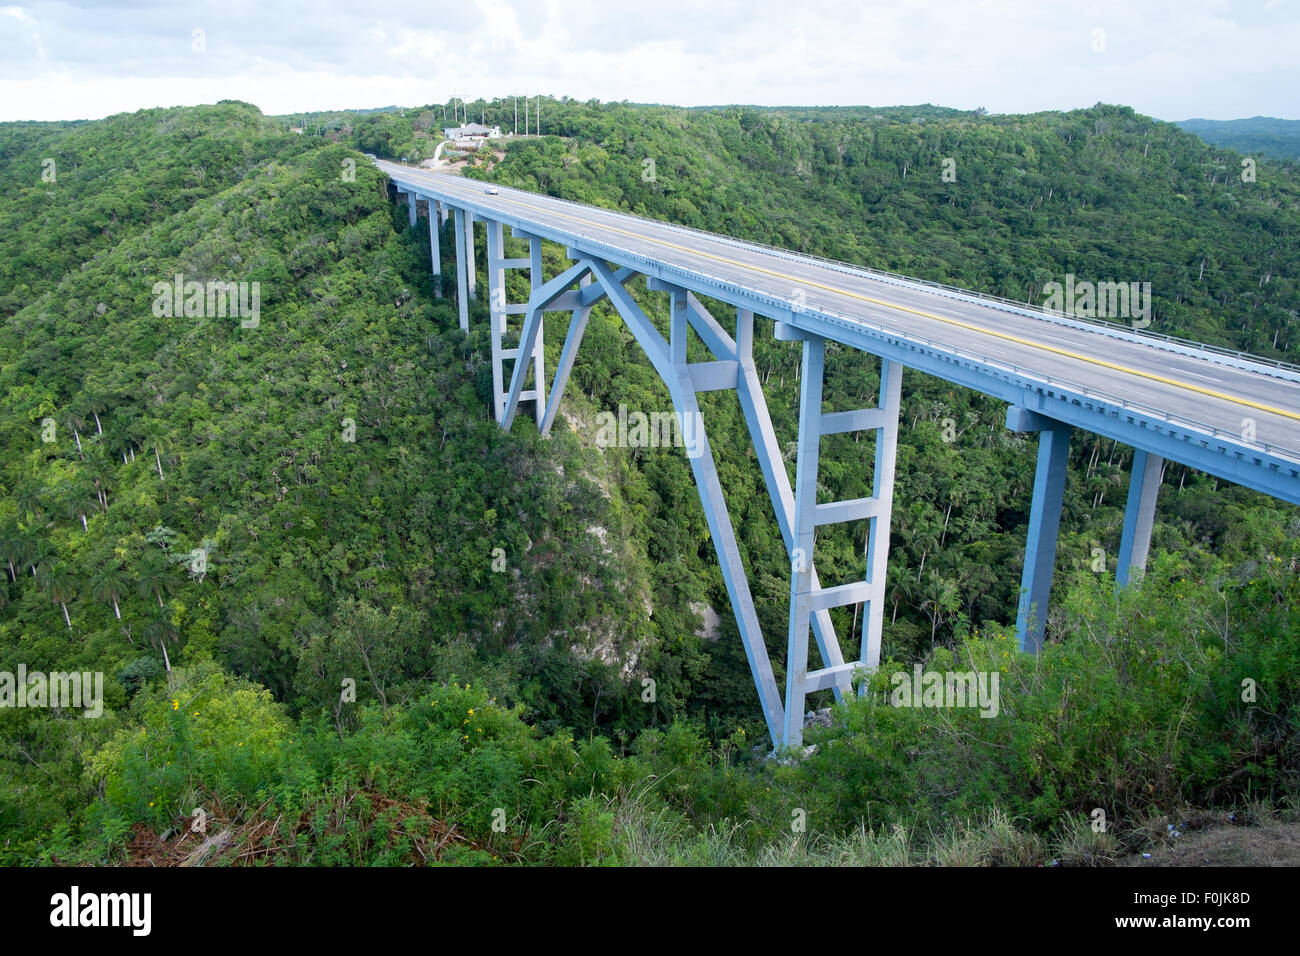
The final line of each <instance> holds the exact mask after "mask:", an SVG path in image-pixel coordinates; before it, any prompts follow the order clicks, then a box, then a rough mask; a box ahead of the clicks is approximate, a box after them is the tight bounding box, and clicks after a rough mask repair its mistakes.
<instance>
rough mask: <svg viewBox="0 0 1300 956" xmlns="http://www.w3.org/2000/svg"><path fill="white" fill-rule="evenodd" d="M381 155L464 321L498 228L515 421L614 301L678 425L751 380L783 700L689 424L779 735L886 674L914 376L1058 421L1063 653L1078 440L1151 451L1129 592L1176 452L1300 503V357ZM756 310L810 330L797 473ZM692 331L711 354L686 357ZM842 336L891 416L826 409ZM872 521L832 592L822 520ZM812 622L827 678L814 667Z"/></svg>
mask: <svg viewBox="0 0 1300 956" xmlns="http://www.w3.org/2000/svg"><path fill="white" fill-rule="evenodd" d="M375 164H376V165H377V166H378V167H379V169H380V170H381V171H383V172H384V173H386V174H387V176H388V177H389V180H390V182H391V184H392V186H393V187H394V189H395V192H396V195H397V197H398V198H399V200H401V199H402V198H404V199H405V202H406V203H407V205H408V209H409V216H410V224H411V226H412V227H415V225H416V223H417V218H418V214H419V211H420V208H421V205H422V204H423V206H424V207H425V208H426V209H427V213H428V220H429V239H430V245H431V256H432V263H431V267H432V271H433V274H434V275H435V276H438V277H441V275H442V249H441V242H442V238H443V235H444V233H445V232H446V224H447V223H448V222H451V224H452V229H451V231H452V235H453V236H454V242H455V260H456V284H457V301H458V303H459V319H460V326H461V328H462V329H466V330H468V329H469V311H468V304H469V301H470V300H471V299H473V298H475V296H476V286H477V271H478V270H477V264H476V263H475V252H474V248H475V247H474V227H475V224H476V223H482V224H483V227H484V228H485V230H486V240H487V242H486V247H487V262H486V263H485V274H486V277H487V283H488V287H489V317H490V323H491V343H492V344H491V348H492V375H493V393H494V403H495V411H496V418H497V421H498V422H499V423H500V424H501V425H502V426H503V427H504V428H506V429H509V428H510V427H511V426H512V425H513V423H514V420H515V418H516V416H517V414H518V411H519V406H520V405H521V404H523V403H526V402H531V403H532V405H533V409H534V411H535V417H536V420H537V425H538V427H539V428H540V430H541V432H542V434H548V433H549V431H550V429H551V426H552V424H553V423H554V421H555V416H556V412H557V410H558V407H559V403H560V400H561V397H562V396H563V394H564V388H565V384H566V383H567V381H568V378H569V374H570V372H571V370H572V368H573V362H574V358H575V356H576V354H577V351H578V348H579V346H580V344H581V342H582V338H583V334H584V332H585V330H586V327H587V322H588V319H589V317H590V315H591V310H592V308H593V307H594V306H596V305H597V304H598V303H601V302H607V303H609V305H610V306H612V307H613V309H614V310H615V311H616V312H617V313H618V314H619V316H620V317H621V318H622V319H623V321H624V322H625V323H626V325H627V327H628V329H629V330H630V332H631V333H632V335H633V336H634V337H635V339H636V340H637V342H638V343H639V344H640V346H641V348H642V349H643V350H644V351H645V353H646V355H647V356H648V357H649V359H650V361H651V363H652V364H653V366H654V368H655V370H656V371H657V373H658V374H659V376H660V377H661V378H662V379H663V381H664V383H665V384H666V385H667V386H668V390H669V393H670V394H671V396H672V401H673V406H674V410H675V412H676V413H677V414H678V415H679V416H681V419H680V420H682V421H686V420H688V419H689V420H691V421H693V422H696V423H698V422H700V413H699V405H698V402H697V398H696V396H697V394H698V393H700V392H706V391H715V390H722V389H730V390H734V391H735V392H736V393H737V396H738V398H739V401H740V405H741V408H742V410H743V412H744V416H745V421H746V423H747V426H748V429H749V434H750V438H751V440H752V442H753V446H754V451H755V454H756V456H757V458H758V461H759V465H760V468H761V470H762V474H763V479H764V482H765V484H766V487H767V492H768V495H769V496H770V498H771V502H772V506H773V509H774V511H775V514H776V520H777V523H778V525H779V527H780V530H781V535H782V537H783V539H784V542H785V547H786V550H787V553H788V556H789V559H790V616H789V632H788V642H787V650H786V667H785V670H786V685H785V693H784V695H782V694H781V693H780V691H779V690H778V687H777V684H776V680H775V678H774V676H773V672H772V666H771V661H770V659H769V657H768V652H767V645H766V643H765V642H764V640H763V635H762V632H761V630H760V628H759V622H758V617H757V615H756V613H755V608H754V600H753V596H752V594H751V593H750V590H749V583H748V578H747V576H746V572H745V568H744V566H743V564H742V562H741V558H740V551H739V548H738V547H737V543H736V537H735V533H734V531H733V529H732V525H731V519H730V517H729V513H728V510H727V506H726V502H725V500H724V498H723V492H722V487H721V484H720V483H719V480H718V475H717V470H716V467H715V465H714V458H713V454H712V451H711V449H710V448H709V445H708V437H707V432H706V430H705V429H704V428H703V427H699V426H697V428H696V430H695V433H694V434H693V436H692V437H693V439H694V441H695V442H696V446H695V447H693V448H691V449H689V458H690V463H691V468H692V470H693V472H694V477H695V482H696V486H697V488H698V490H699V494H700V500H701V503H702V504H703V506H704V514H705V518H706V520H707V523H708V528H709V532H710V534H711V536H712V540H713V543H714V547H715V549H716V551H717V555H718V560H719V563H720V565H721V569H722V576H723V579H724V581H725V583H726V587H727V593H728V596H729V598H730V601H731V606H732V609H733V611H734V613H735V617H736V623H737V626H738V628H739V631H740V637H741V640H742V642H743V643H744V648H745V653H746V656H747V658H748V660H749V666H750V670H751V672H752V674H753V678H754V684H755V686H756V688H757V690H758V696H759V702H760V705H761V707H762V711H763V715H764V717H765V719H766V721H767V726H768V731H769V733H770V735H771V737H772V742H773V744H774V745H775V746H777V747H780V746H783V745H790V746H793V745H798V744H800V743H801V742H802V732H803V719H804V706H805V701H806V697H807V695H808V694H810V693H814V692H816V691H821V690H828V689H829V690H831V691H833V692H834V694H835V696H836V698H837V699H842V698H843V697H844V695H846V694H851V693H852V692H853V684H852V678H853V674H854V671H855V670H866V671H871V670H873V669H875V668H876V667H877V666H878V665H879V660H880V638H881V632H882V627H883V621H884V597H885V565H886V561H887V559H888V555H889V531H890V517H891V513H892V509H893V496H894V467H895V452H896V448H897V442H898V421H899V407H900V382H901V377H902V370H903V368H905V367H906V368H911V369H916V370H917V371H920V372H924V373H926V374H928V375H934V376H937V377H939V378H941V379H945V380H947V381H949V382H952V383H954V384H957V385H962V386H965V387H967V388H971V389H975V390H976V391H979V392H982V393H984V394H986V395H990V396H993V397H995V398H997V399H1000V400H1002V401H1005V402H1007V403H1008V409H1007V419H1006V424H1007V427H1008V428H1010V429H1012V430H1014V431H1017V432H1036V433H1037V434H1038V463H1037V470H1036V473H1035V478H1034V489H1033V501H1032V505H1031V509H1030V520H1029V532H1028V540H1027V542H1026V547H1025V560H1024V568H1023V572H1022V577H1021V588H1020V600H1019V608H1018V611H1017V617H1016V631H1017V634H1018V636H1019V639H1020V645H1021V647H1022V649H1024V650H1026V651H1036V650H1037V649H1038V648H1039V647H1040V646H1041V644H1042V639H1043V626H1044V618H1045V616H1046V609H1047V604H1048V597H1049V595H1050V593H1051V586H1052V575H1053V571H1054V567H1055V562H1056V539H1057V532H1058V529H1059V524H1060V517H1061V507H1062V503H1063V496H1064V492H1065V479H1066V470H1067V465H1068V450H1069V442H1070V435H1071V432H1072V431H1073V430H1074V429H1076V428H1079V429H1083V430H1085V431H1088V432H1092V433H1095V434H1098V435H1104V436H1106V437H1109V438H1112V439H1115V440H1117V441H1119V442H1122V443H1124V444H1127V445H1130V446H1132V447H1133V448H1134V450H1135V454H1134V460H1133V467H1132V472H1131V475H1130V479H1129V487H1128V500H1127V507H1126V511H1125V519H1124V527H1123V532H1122V535H1121V545H1120V553H1119V559H1118V560H1119V563H1118V569H1117V572H1116V580H1117V586H1119V587H1124V586H1127V584H1128V582H1129V580H1130V578H1131V576H1132V575H1133V573H1134V572H1135V571H1137V572H1140V571H1141V570H1142V569H1144V568H1145V566H1146V559H1147V552H1148V549H1149V547H1150V542H1151V530H1152V523H1153V518H1154V514H1155V505H1156V498H1157V494H1158V491H1159V484H1160V477H1161V475H1162V473H1163V467H1164V463H1165V461H1166V460H1169V461H1177V462H1181V463H1183V464H1185V465H1188V466H1190V467H1192V468H1195V469H1197V470H1199V471H1203V472H1206V473H1208V474H1211V475H1216V476H1218V477H1220V478H1223V479H1225V480H1227V481H1230V482H1235V483H1236V484H1239V485H1244V486H1246V487H1249V488H1253V489H1255V490H1257V491H1261V492H1264V493H1265V494H1268V495H1271V496H1274V497H1276V498H1280V499H1282V500H1285V501H1288V502H1292V503H1298V504H1300V367H1296V366H1293V365H1288V364H1285V363H1281V362H1271V361H1269V360H1267V359H1261V358H1259V357H1256V356H1251V355H1246V354H1243V353H1239V352H1234V351H1231V350H1227V349H1219V348H1213V347H1210V346H1206V345H1202V344H1200V343H1196V342H1189V341H1185V340H1181V339H1176V338H1172V337H1169V336H1160V335H1153V334H1149V333H1146V332H1143V331H1138V330H1135V329H1133V328H1129V327H1126V326H1121V325H1116V324H1111V323H1105V322H1095V321H1084V320H1079V319H1073V318H1068V317H1066V316H1063V315H1059V314H1054V313H1051V312H1046V311H1043V310H1039V309H1035V308H1032V307H1029V306H1026V305H1022V304H1018V303H1013V302H1008V301H1006V300H1002V299H997V298H994V297H990V296H984V295H980V294H977V293H973V292H969V291H965V290H961V289H954V288H950V287H946V286H940V285H935V284H931V283H926V282H922V281H919V280H916V279H909V278H906V277H904V276H897V275H892V274H888V273H882V272H876V271H872V270H867V269H862V268H858V267H854V266H851V265H846V264H844V263H839V262H832V261H827V260H822V259H817V258H814V257H811V256H805V255H798V254H795V253H791V252H787V251H784V250H781V249H774V248H769V247H765V246H761V245H757V244H754V243H748V242H741V241H738V240H735V239H731V238H728V237H725V236H719V235H714V234H710V233H705V232H700V231H697V230H693V229H688V228H684V227H680V226H674V225H671V224H668V223H663V222H658V221H654V220H649V219H644V218H640V217H637V216H633V215H629V214H626V213H620V212H614V211H610V210H606V209H599V208H596V207H593V206H587V205H583V204H579V203H573V202H567V201H564V200H560V199H555V198H551V197H548V196H541V195H537V194H534V193H529V192H525V191H521V190H516V189H509V188H506V187H496V186H492V187H487V186H486V185H485V184H484V183H481V182H477V181H474V180H466V179H463V178H460V177H458V176H455V175H452V174H449V173H445V172H430V171H426V170H419V169H412V168H410V167H407V166H402V165H398V164H395V163H390V162H386V161H382V160H378V161H376V163H375ZM506 227H509V228H510V230H511V234H512V235H513V236H514V237H515V238H516V239H519V240H523V241H524V242H526V243H527V247H528V250H529V254H528V255H527V256H520V257H514V258H511V257H507V255H506V243H505V232H504V230H505V228H506ZM543 242H552V243H556V244H558V245H560V246H562V247H563V248H564V249H565V250H566V255H567V257H568V259H569V261H570V262H571V263H572V265H570V266H569V267H568V268H565V269H563V270H562V271H560V272H559V273H558V274H555V275H552V276H550V277H548V276H546V275H545V274H544V270H543V264H542V243H543ZM507 270H522V271H526V272H527V273H528V277H529V283H528V287H529V290H530V292H529V295H528V299H527V301H526V302H514V303H512V302H509V301H507V299H508V297H507V292H506V283H505V274H506V272H507ZM641 278H643V279H644V281H645V282H646V284H647V287H648V288H649V289H650V290H654V291H660V292H664V293H667V294H668V301H669V315H668V316H667V319H666V327H667V329H668V335H667V337H665V336H664V334H663V333H662V332H661V331H660V330H659V326H658V325H657V324H656V323H655V322H654V321H653V320H652V318H651V317H650V316H647V315H646V313H645V312H644V311H643V309H642V308H641V306H640V305H638V303H637V302H636V301H635V300H634V299H633V297H632V295H631V294H630V293H629V291H628V285H629V283H631V282H632V281H633V280H636V279H641ZM439 294H441V290H440V289H439ZM701 297H705V298H708V299H710V300H713V301H715V302H722V303H725V304H726V305H727V306H728V307H730V308H731V309H734V310H735V313H734V321H733V317H732V316H730V315H728V316H725V317H724V316H715V315H714V314H712V313H711V312H710V311H709V309H708V308H706V307H705V305H704V303H703V302H702V301H701ZM548 312H567V313H569V320H568V328H567V334H566V337H565V341H564V346H563V348H562V350H561V352H560V356H559V360H558V365H557V367H556V368H555V370H554V372H553V373H552V375H551V377H550V379H549V381H548V380H547V377H546V369H545V363H544V361H543V358H544V349H543V325H544V316H545V314H546V313H548ZM516 316H518V317H521V318H518V319H516V318H515V317H516ZM755 316H759V317H762V318H765V319H770V320H772V321H773V322H774V327H773V328H774V334H775V336H776V338H777V339H780V340H784V341H791V342H799V343H801V348H802V368H801V374H800V397H799V402H800V404H799V426H798V427H799V434H798V451H797V457H796V460H795V467H794V471H795V478H794V482H793V486H792V485H791V481H790V477H789V475H788V473H787V471H786V467H785V462H784V459H783V457H782V454H781V450H780V448H779V447H778V444H777V440H776V436H775V433H774V431H773V428H772V422H771V418H770V416H769V414H768V409H767V403H766V401H765V399H764V397H763V391H762V387H761V382H760V377H759V374H758V372H757V369H756V368H755V365H754V358H753V352H752V348H753V342H754V334H755V321H754V320H755ZM512 326H513V327H512ZM691 330H694V332H695V334H696V337H697V338H698V339H699V341H700V342H702V343H703V344H704V346H705V347H707V349H708V350H709V351H710V352H711V353H712V356H713V358H712V360H710V361H704V362H698V361H696V362H693V361H688V359H687V339H688V335H689V332H690V331H691ZM516 335H517V338H516ZM508 336H509V338H507V337H508ZM508 342H515V343H516V344H513V345H509V346H508V344H507V343H508ZM827 342H834V343H839V344H841V345H844V346H847V347H849V348H852V349H856V350H859V351H861V352H864V353H867V354H869V355H871V356H874V357H875V358H876V359H877V360H878V361H879V363H880V390H879V398H878V402H877V404H876V405H875V406H874V407H871V408H862V409H854V410H848V411H834V412H826V411H823V410H822V385H823V368H824V361H825V351H826V343H827ZM530 372H531V375H530ZM854 431H860V432H871V433H874V435H875V442H874V446H875V447H874V456H873V457H874V460H873V470H872V494H871V496H870V497H866V498H857V499H852V500H843V501H829V502H824V501H819V500H818V494H817V475H818V459H819V455H820V451H821V448H820V444H821V442H820V440H821V438H822V436H825V435H832V434H836V433H843V432H854ZM863 520H866V521H867V522H868V534H867V544H866V567H865V573H864V576H863V578H862V579H861V580H857V581H852V582H850V583H847V584H839V585H834V586H829V587H826V586H823V585H822V583H821V581H820V579H819V577H818V574H817V570H816V562H815V561H814V559H813V557H814V543H815V538H816V531H817V529H818V528H819V527H822V526H825V525H829V524H836V523H841V522H850V521H853V522H857V521H863ZM858 603H861V604H862V605H863V607H864V626H863V630H862V641H861V653H860V655H859V658H858V659H857V660H855V661H845V659H844V655H843V652H842V650H841V646H840V642H839V638H838V636H837V635H836V632H835V627H834V624H833V622H832V619H831V616H830V613H829V612H830V610H831V609H833V608H836V607H843V606H847V605H850V604H858ZM810 632H811V636H812V640H813V641H814V642H815V643H816V645H817V649H818V652H819V655H820V660H821V665H820V666H819V667H812V668H810V665H809V650H810V641H809V635H810Z"/></svg>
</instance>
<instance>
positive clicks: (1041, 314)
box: [548, 196, 1300, 380]
mask: <svg viewBox="0 0 1300 956" xmlns="http://www.w3.org/2000/svg"><path fill="white" fill-rule="evenodd" d="M548 198H551V199H556V198H557V197H553V196H552V197H548ZM557 201H559V202H562V203H565V204H567V205H571V206H574V207H577V208H590V207H589V206H586V205H584V204H582V203H575V202H573V201H571V200H568V199H558V200H557ZM602 208H603V207H602ZM606 211H608V212H616V213H618V214H619V215H623V216H628V217H629V218H632V219H639V220H640V221H642V222H646V223H651V224H653V225H656V226H661V227H666V228H669V229H674V230H678V231H680V232H689V233H692V234H693V235H698V236H701V237H703V238H706V239H709V240H712V241H713V242H717V243H721V244H723V245H729V246H733V247H737V248H744V247H753V248H759V249H762V250H764V251H765V252H769V253H772V254H774V255H776V256H779V257H780V258H783V259H791V260H794V259H811V260H813V261H815V262H818V263H820V264H822V265H824V266H827V267H828V268H831V269H834V270H835V271H837V272H843V273H846V274H849V275H857V276H861V277H863V278H868V279H875V280H878V281H882V282H892V283H894V284H898V285H904V286H919V287H922V288H923V289H925V290H928V291H934V292H938V293H940V294H945V295H948V296H950V297H955V298H962V299H975V300H979V301H980V302H982V303H984V304H987V305H989V306H992V307H995V308H1001V309H1004V310H1007V311H1011V312H1015V313H1017V314H1020V315H1025V316H1028V317H1030V318H1035V319H1040V320H1043V321H1048V322H1054V323H1056V324H1059V325H1068V326H1077V327H1081V328H1085V329H1086V328H1096V329H1101V330H1103V331H1107V332H1111V333H1117V334H1119V335H1121V336H1123V337H1126V338H1127V337H1133V338H1137V339H1143V340H1150V342H1152V343H1154V342H1164V343H1167V344H1170V345H1176V346H1179V347H1180V350H1186V351H1188V352H1190V353H1202V354H1205V355H1218V356H1223V357H1225V358H1232V359H1236V360H1238V361H1240V362H1249V363H1252V364H1255V365H1262V366H1264V367H1266V368H1272V369H1278V370H1281V371H1288V372H1293V373H1296V375H1297V376H1298V377H1300V365H1298V364H1295V363H1292V362H1286V361H1283V360H1282V359H1275V358H1269V357H1267V356H1263V355H1258V354H1256V353H1253V352H1245V351H1242V350H1240V349H1233V348H1228V347H1227V346H1221V345H1208V344H1206V343H1204V342H1198V341H1196V340H1195V339H1185V338H1181V337H1179V336H1177V335H1167V334H1165V333H1163V332H1151V331H1149V330H1147V329H1143V328H1137V327H1135V326H1132V325H1125V324H1123V323H1121V322H1111V321H1108V320H1106V319H1102V318H1097V317H1094V316H1065V315H1061V314H1060V313H1056V312H1051V311H1048V310H1046V309H1043V308H1041V307H1038V306H1034V305H1033V304H1032V303H1029V302H1018V301H1016V300H1015V299H1008V298H1005V297H1003V296H998V295H992V294H990V293H986V292H975V291H973V290H971V289H963V288H961V287H959V286H952V285H947V284H946V283H943V282H935V281H932V280H930V279H918V278H916V277H915V276H907V275H903V274H902V273H898V272H889V271H887V270H884V269H874V268H871V267H870V266H860V265H854V264H853V263H851V262H844V261H842V260H839V259H828V258H826V257H825V256H819V255H814V254H812V253H807V252H796V251H795V250H792V249H784V248H782V247H780V246H774V245H771V244H770V243H766V242H757V241H754V240H750V239H738V238H736V237H734V236H726V235H722V234H720V233H715V232H708V231H707V230H704V229H697V228H695V227H694V226H682V225H678V224H677V223H672V222H665V221H663V220H661V219H651V218H650V217H649V216H640V215H637V214H636V213H630V212H624V211H623V210H621V209H609V210H606ZM1297 380H1300V378H1298V379H1297Z"/></svg>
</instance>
